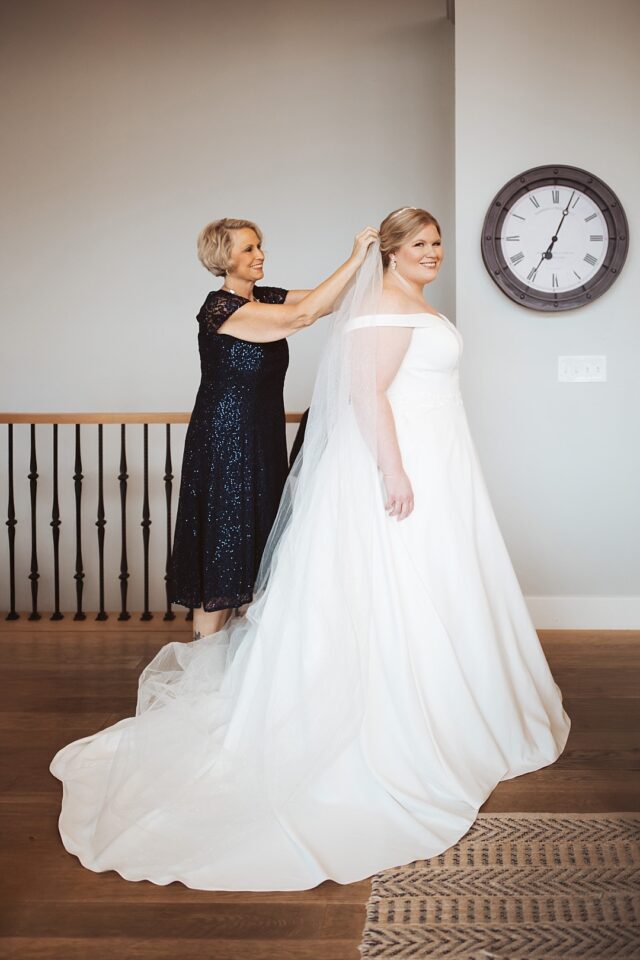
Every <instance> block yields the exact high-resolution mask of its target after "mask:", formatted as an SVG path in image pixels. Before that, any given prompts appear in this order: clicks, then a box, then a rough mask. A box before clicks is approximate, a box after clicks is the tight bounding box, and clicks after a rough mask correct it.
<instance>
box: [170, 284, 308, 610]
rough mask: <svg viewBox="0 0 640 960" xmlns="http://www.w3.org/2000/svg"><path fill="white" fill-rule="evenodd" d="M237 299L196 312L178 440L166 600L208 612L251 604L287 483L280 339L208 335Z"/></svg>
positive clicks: (240, 301)
mask: <svg viewBox="0 0 640 960" xmlns="http://www.w3.org/2000/svg"><path fill="white" fill-rule="evenodd" d="M253 295H254V297H255V299H256V300H260V301H261V302H263V303H284V300H285V297H286V295H287V291H286V290H284V289H282V288H281V287H259V286H255V287H254V288H253ZM247 302H248V300H247V299H246V298H245V297H240V296H238V295H237V294H234V293H230V292H229V291H227V290H215V291H213V292H212V293H210V294H209V295H208V297H207V299H206V300H205V302H204V304H203V305H202V308H201V310H200V312H199V314H198V323H199V333H198V345H199V349H200V366H201V371H202V381H201V383H200V388H199V390H198V394H197V396H196V402H195V406H194V409H193V413H192V415H191V422H190V423H189V427H188V430H187V435H186V438H185V446H184V457H183V461H182V478H181V482H180V498H179V501H178V513H177V517H176V528H175V536H174V541H173V552H172V556H171V564H170V570H169V600H170V601H171V602H172V603H178V604H182V605H183V606H187V607H194V608H197V607H200V606H202V607H204V609H205V610H208V611H212V610H223V609H226V608H229V607H238V606H240V605H241V604H243V603H247V602H248V601H250V600H251V598H252V596H253V587H254V584H255V580H256V576H257V573H258V567H259V565H260V559H261V557H262V552H263V550H264V547H265V543H266V540H267V537H268V535H269V531H270V529H271V526H272V524H273V521H274V519H275V515H276V512H277V510H278V504H279V502H280V496H281V494H282V489H283V487H284V482H285V479H286V476H287V468H288V464H287V445H286V433H285V418H284V402H283V397H282V391H283V386H284V378H285V373H286V371H287V366H288V364H289V347H288V345H287V341H286V340H275V341H273V342H271V343H249V342H248V341H247V340H240V339H238V338H237V337H233V336H230V335H229V334H225V333H224V332H222V333H218V328H219V327H220V326H221V324H222V323H224V321H225V320H226V319H227V318H228V317H229V316H230V315H231V314H232V313H233V312H234V310H237V309H238V308H239V307H241V306H243V305H244V304H245V303H247Z"/></svg>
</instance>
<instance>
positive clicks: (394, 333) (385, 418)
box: [375, 327, 413, 520]
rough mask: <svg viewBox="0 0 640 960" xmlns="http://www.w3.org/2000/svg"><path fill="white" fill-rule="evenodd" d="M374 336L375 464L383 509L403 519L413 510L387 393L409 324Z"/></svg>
mask: <svg viewBox="0 0 640 960" xmlns="http://www.w3.org/2000/svg"><path fill="white" fill-rule="evenodd" d="M376 331H377V338H376V341H377V342H376V385H375V390H376V412H375V416H376V427H377V430H376V441H377V458H378V466H379V467H380V470H381V472H382V476H383V478H384V486H385V490H386V493H387V500H386V503H385V505H384V506H385V510H387V511H388V512H389V516H390V517H397V518H398V520H404V519H405V517H408V516H409V514H410V513H411V511H412V510H413V489H412V487H411V482H410V480H409V478H408V476H407V475H406V473H405V470H404V466H403V463H402V454H401V453H400V445H399V444H398V435H397V433H396V422H395V419H394V416H393V411H392V409H391V404H390V403H389V398H388V396H387V390H388V389H389V387H390V386H391V384H392V383H393V381H394V379H395V376H396V374H397V372H398V370H399V368H400V364H401V363H402V360H403V359H404V355H405V353H406V352H407V348H408V346H409V343H410V342H411V335H412V333H413V329H412V328H411V327H377V328H376Z"/></svg>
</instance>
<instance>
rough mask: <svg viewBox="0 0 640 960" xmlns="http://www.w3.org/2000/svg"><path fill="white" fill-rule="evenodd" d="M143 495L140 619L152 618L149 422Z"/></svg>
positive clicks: (145, 429) (145, 434) (146, 426)
mask: <svg viewBox="0 0 640 960" xmlns="http://www.w3.org/2000/svg"><path fill="white" fill-rule="evenodd" d="M143 429H144V496H143V501H142V523H141V524H140V526H141V527H142V545H143V547H144V610H143V611H142V616H141V617H140V619H141V620H152V619H153V614H152V613H151V612H150V611H149V534H150V530H149V527H150V526H151V520H150V514H149V424H148V423H145V424H144V428H143Z"/></svg>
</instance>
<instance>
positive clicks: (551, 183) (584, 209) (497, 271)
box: [482, 166, 628, 311]
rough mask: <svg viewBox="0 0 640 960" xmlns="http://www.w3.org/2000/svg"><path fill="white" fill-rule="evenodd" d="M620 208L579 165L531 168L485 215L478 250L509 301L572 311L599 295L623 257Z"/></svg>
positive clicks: (625, 232) (623, 222)
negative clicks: (480, 246)
mask: <svg viewBox="0 0 640 960" xmlns="http://www.w3.org/2000/svg"><path fill="white" fill-rule="evenodd" d="M627 246H628V228H627V222H626V217H625V215H624V211H623V210H622V206H621V204H620V202H619V200H618V199H617V197H616V196H615V194H613V192H612V191H611V190H610V188H609V187H607V185H606V184H604V183H603V181H601V180H599V179H598V178H596V177H594V176H593V175H592V174H589V173H587V171H584V170H580V169H579V168H577V167H566V166H565V167H536V168H534V169H533V170H529V171H527V172H526V173H525V174H521V175H520V176H519V177H516V178H514V179H513V180H511V181H510V182H509V183H508V184H507V185H506V186H505V187H503V189H502V190H501V191H500V192H499V193H498V194H497V195H496V197H495V198H494V200H493V202H492V204H491V207H490V208H489V211H488V213H487V217H486V218H485V224H484V228H483V235H482V254H483V260H484V263H485V266H486V267H487V269H488V271H489V273H490V275H491V277H492V279H494V280H495V281H496V283H497V284H498V286H499V287H500V288H501V289H502V291H503V292H504V293H506V294H507V296H509V297H510V298H511V299H513V300H515V301H516V302H518V303H521V304H522V305H523V306H527V307H530V308H532V309H538V310H547V311H549V310H559V309H565V310H567V309H572V308H575V307H578V306H582V305H583V304H585V303H589V302H591V301H592V300H594V299H596V297H598V296H600V295H601V294H602V293H603V292H604V291H605V290H606V289H607V288H608V287H609V286H610V285H611V284H612V283H613V281H614V280H615V278H616V277H617V275H618V273H619V272H620V269H621V267H622V264H623V262H624V260H625V257H626V251H627Z"/></svg>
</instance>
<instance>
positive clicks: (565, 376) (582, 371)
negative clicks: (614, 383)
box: [558, 357, 607, 383]
mask: <svg viewBox="0 0 640 960" xmlns="http://www.w3.org/2000/svg"><path fill="white" fill-rule="evenodd" d="M606 379H607V358H606V357H558V380H559V381H561V382H566V383H593V382H595V381H602V380H606Z"/></svg>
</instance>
